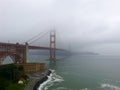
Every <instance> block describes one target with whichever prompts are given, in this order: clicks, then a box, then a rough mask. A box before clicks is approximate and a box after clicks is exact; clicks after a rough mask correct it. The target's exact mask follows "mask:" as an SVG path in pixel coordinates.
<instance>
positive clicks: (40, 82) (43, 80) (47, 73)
mask: <svg viewBox="0 0 120 90" xmlns="http://www.w3.org/2000/svg"><path fill="white" fill-rule="evenodd" d="M50 74H51V71H50V70H48V71H47V72H45V73H44V76H43V77H42V78H41V79H40V80H39V81H38V82H37V83H36V84H35V85H34V87H33V90H38V88H39V87H40V85H41V84H42V83H43V82H45V81H47V80H48V77H47V76H50Z"/></svg>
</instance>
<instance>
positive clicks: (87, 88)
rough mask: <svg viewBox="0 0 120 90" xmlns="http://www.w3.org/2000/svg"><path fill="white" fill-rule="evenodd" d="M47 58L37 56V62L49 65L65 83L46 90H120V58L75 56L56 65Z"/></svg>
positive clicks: (58, 83)
mask: <svg viewBox="0 0 120 90" xmlns="http://www.w3.org/2000/svg"><path fill="white" fill-rule="evenodd" d="M42 58H44V60H43V59H42ZM47 58H48V57H47V56H41V57H40V56H36V61H35V62H37V61H38V62H45V63H47V65H48V68H51V69H53V70H55V71H56V74H57V75H60V76H61V77H62V78H63V79H64V81H62V82H56V83H54V84H53V85H50V86H49V88H48V89H46V90H120V56H99V55H98V56H97V55H95V56H94V55H93V56H80V55H73V56H71V57H68V58H61V59H59V60H57V61H56V63H50V62H49V60H47ZM44 90H45V89H44Z"/></svg>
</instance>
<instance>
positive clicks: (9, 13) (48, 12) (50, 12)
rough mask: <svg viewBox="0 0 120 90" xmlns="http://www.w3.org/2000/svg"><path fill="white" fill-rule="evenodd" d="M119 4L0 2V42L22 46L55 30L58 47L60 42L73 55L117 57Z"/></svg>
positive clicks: (100, 0)
mask: <svg viewBox="0 0 120 90" xmlns="http://www.w3.org/2000/svg"><path fill="white" fill-rule="evenodd" d="M119 4H120V0H0V42H14V43H15V42H20V43H23V42H25V41H27V40H29V39H30V38H31V37H33V36H34V35H36V34H38V33H40V32H43V31H48V30H52V29H55V30H56V32H57V33H59V35H60V37H61V39H59V38H58V41H57V42H58V46H59V43H60V42H59V41H61V42H63V44H64V45H63V48H67V47H71V50H72V51H74V52H95V53H100V54H104V55H120V30H119V29H120V25H119V24H120V5H119ZM41 41H42V40H41ZM43 41H44V40H43ZM61 44H62V43H61ZM61 46H62V45H61Z"/></svg>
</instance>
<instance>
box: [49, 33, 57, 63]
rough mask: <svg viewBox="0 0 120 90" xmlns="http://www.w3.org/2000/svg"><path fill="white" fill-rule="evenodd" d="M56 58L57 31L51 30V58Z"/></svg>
mask: <svg viewBox="0 0 120 90" xmlns="http://www.w3.org/2000/svg"><path fill="white" fill-rule="evenodd" d="M55 59H56V33H55V31H51V32H50V60H54V61H55Z"/></svg>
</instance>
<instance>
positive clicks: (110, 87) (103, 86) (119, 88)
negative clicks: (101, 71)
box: [101, 84, 120, 90]
mask: <svg viewBox="0 0 120 90" xmlns="http://www.w3.org/2000/svg"><path fill="white" fill-rule="evenodd" d="M101 87H102V88H109V89H111V90H120V87H118V86H115V85H111V84H102V85H101Z"/></svg>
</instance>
